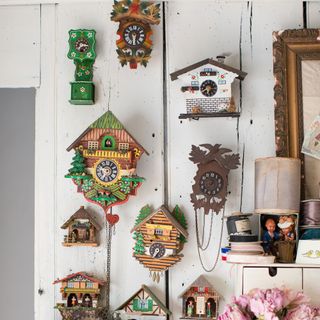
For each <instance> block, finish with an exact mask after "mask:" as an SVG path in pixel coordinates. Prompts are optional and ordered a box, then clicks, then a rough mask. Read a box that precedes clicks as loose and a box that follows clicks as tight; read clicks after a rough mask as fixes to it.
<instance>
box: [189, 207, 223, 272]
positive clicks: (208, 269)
mask: <svg viewBox="0 0 320 320" xmlns="http://www.w3.org/2000/svg"><path fill="white" fill-rule="evenodd" d="M194 213H195V220H196V235H197V250H198V256H199V260H200V263H201V266H202V268H203V270H205V271H206V272H211V271H213V270H214V269H215V267H216V266H217V263H218V260H219V256H220V249H221V243H222V236H223V227H224V223H223V220H224V214H225V208H223V212H222V217H221V229H220V239H219V246H218V252H217V254H216V258H215V261H214V263H213V266H212V268H206V267H205V265H204V263H203V260H202V257H201V252H200V251H205V250H206V249H207V248H208V245H209V241H210V238H211V234H212V224H213V213H212V216H211V225H210V234H209V240H208V244H207V246H206V247H205V249H203V248H202V246H201V245H200V241H199V229H198V220H197V211H196V210H195V211H194ZM203 230H204V228H203Z"/></svg>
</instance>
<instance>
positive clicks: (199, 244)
mask: <svg viewBox="0 0 320 320" xmlns="http://www.w3.org/2000/svg"><path fill="white" fill-rule="evenodd" d="M195 220H196V234H197V245H198V247H199V248H200V249H201V250H202V251H204V250H207V248H208V247H209V244H210V240H211V236H212V225H213V212H211V221H210V231H209V237H208V241H207V244H206V245H205V246H204V245H203V243H204V235H205V232H204V231H205V222H206V215H205V214H204V215H203V221H202V239H201V243H200V233H199V225H198V215H197V213H196V211H195Z"/></svg>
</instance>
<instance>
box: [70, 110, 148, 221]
mask: <svg viewBox="0 0 320 320" xmlns="http://www.w3.org/2000/svg"><path fill="white" fill-rule="evenodd" d="M72 149H73V150H74V151H75V155H74V157H73V159H72V160H73V161H72V163H71V168H70V169H69V172H68V174H66V176H65V177H66V178H70V179H72V181H73V182H74V183H75V185H76V186H77V189H78V192H81V193H83V195H84V197H85V198H86V199H87V200H88V201H90V202H93V203H96V204H97V205H99V206H100V207H102V208H103V209H104V211H105V213H106V217H107V220H108V222H109V223H110V224H111V225H113V224H115V223H116V222H117V221H118V220H119V217H118V216H117V215H112V214H111V213H108V212H107V211H108V209H109V208H111V207H112V206H115V205H119V204H121V203H124V202H126V201H128V198H129V196H130V195H135V194H136V190H137V188H139V187H140V185H141V183H142V182H143V180H144V179H143V178H141V177H139V176H137V175H136V167H137V163H138V161H139V159H140V158H141V156H142V154H143V153H144V152H146V151H145V149H144V148H143V147H142V146H141V145H140V144H139V143H138V142H137V141H136V140H135V139H134V138H133V137H132V136H131V135H130V134H129V132H128V131H127V130H126V129H125V128H124V126H123V125H122V123H121V122H120V121H119V120H118V119H117V118H116V117H115V116H114V115H113V113H112V112H111V111H107V112H106V113H105V114H103V115H102V116H101V117H100V118H99V119H97V120H96V121H95V122H93V123H92V124H91V125H90V126H89V127H88V128H87V129H86V130H85V131H84V132H83V133H82V134H81V135H80V136H79V137H78V138H77V139H76V140H75V141H74V142H73V143H72V144H71V145H70V146H69V147H68V148H67V151H71V150H72ZM146 153H147V152H146ZM147 154H148V153H147Z"/></svg>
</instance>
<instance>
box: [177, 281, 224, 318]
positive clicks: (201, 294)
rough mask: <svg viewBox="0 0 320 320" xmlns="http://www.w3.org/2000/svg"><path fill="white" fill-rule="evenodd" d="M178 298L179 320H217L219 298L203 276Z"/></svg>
mask: <svg viewBox="0 0 320 320" xmlns="http://www.w3.org/2000/svg"><path fill="white" fill-rule="evenodd" d="M180 298H182V317H181V319H217V316H218V308H219V298H220V296H219V294H218V292H217V291H216V290H215V289H214V288H213V287H212V285H211V283H210V282H209V281H208V280H207V279H206V278H205V277H204V276H200V277H199V278H198V279H196V280H195V281H194V282H193V283H192V284H191V285H190V286H189V287H188V288H187V289H186V290H185V291H184V292H183V293H182V294H181V295H180Z"/></svg>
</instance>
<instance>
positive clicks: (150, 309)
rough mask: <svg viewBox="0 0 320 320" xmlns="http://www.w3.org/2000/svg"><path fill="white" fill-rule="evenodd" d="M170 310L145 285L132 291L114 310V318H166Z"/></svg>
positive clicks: (164, 319) (163, 319)
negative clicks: (134, 291)
mask: <svg viewBox="0 0 320 320" xmlns="http://www.w3.org/2000/svg"><path fill="white" fill-rule="evenodd" d="M171 314H172V313H171V311H170V310H169V309H168V308H166V306H165V305H164V304H163V303H162V302H161V301H160V300H159V299H158V297H157V296H156V295H155V294H154V293H153V292H152V291H151V290H150V288H149V287H148V286H146V285H142V286H141V288H140V289H139V290H138V291H137V292H136V293H134V294H133V295H132V296H131V297H130V298H129V299H128V300H127V301H125V302H124V303H123V304H122V305H121V306H119V307H118V308H117V309H116V310H115V315H116V317H115V319H119V318H120V319H122V320H129V319H135V320H144V319H145V320H148V319H150V317H152V319H158V320H166V319H167V315H168V316H170V315H171Z"/></svg>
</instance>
